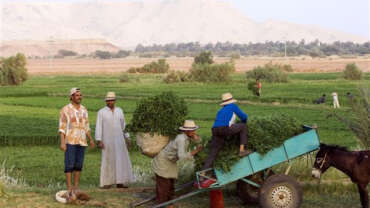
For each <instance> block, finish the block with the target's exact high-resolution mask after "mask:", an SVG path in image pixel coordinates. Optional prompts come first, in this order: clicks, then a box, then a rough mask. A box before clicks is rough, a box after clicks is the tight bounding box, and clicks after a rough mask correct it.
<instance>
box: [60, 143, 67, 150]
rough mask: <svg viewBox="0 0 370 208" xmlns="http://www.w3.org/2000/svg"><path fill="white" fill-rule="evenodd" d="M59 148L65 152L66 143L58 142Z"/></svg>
mask: <svg viewBox="0 0 370 208" xmlns="http://www.w3.org/2000/svg"><path fill="white" fill-rule="evenodd" d="M60 149H61V150H62V151H63V152H66V151H67V145H66V143H61V144H60Z"/></svg>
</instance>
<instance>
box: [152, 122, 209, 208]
mask: <svg viewBox="0 0 370 208" xmlns="http://www.w3.org/2000/svg"><path fill="white" fill-rule="evenodd" d="M198 128H199V127H198V126H197V125H195V122H194V121H193V120H186V121H185V122H184V125H183V126H181V127H179V130H180V131H182V133H181V134H178V135H177V136H176V138H175V139H174V140H171V141H170V142H169V143H168V144H167V146H166V147H165V148H164V149H162V150H161V151H160V152H159V153H158V155H157V156H155V157H154V159H153V161H152V168H153V172H154V173H155V176H156V201H157V203H158V204H160V203H163V202H166V201H170V200H172V199H174V196H175V180H176V179H177V177H178V175H179V170H178V167H177V161H178V160H184V159H185V160H190V159H192V158H193V156H194V155H196V154H197V153H198V152H200V151H201V150H202V149H203V147H202V145H201V138H200V137H199V136H198V134H197V133H196V130H197V129H198ZM190 143H196V144H198V145H197V148H196V149H195V150H193V151H190V150H189V145H190ZM168 207H171V208H173V205H171V206H168Z"/></svg>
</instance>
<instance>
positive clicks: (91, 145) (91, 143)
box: [89, 140, 95, 149]
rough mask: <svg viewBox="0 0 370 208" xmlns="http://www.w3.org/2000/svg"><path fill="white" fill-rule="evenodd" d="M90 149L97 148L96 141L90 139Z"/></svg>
mask: <svg viewBox="0 0 370 208" xmlns="http://www.w3.org/2000/svg"><path fill="white" fill-rule="evenodd" d="M89 147H90V149H94V148H95V143H94V141H92V140H90V146H89Z"/></svg>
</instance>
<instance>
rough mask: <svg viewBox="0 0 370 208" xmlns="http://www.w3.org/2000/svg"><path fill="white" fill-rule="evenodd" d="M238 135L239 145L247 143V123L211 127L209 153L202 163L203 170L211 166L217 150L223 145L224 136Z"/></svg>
mask: <svg viewBox="0 0 370 208" xmlns="http://www.w3.org/2000/svg"><path fill="white" fill-rule="evenodd" d="M236 134H238V135H239V138H240V145H242V144H244V145H245V144H247V125H246V124H245V123H238V124H233V125H231V126H230V127H229V126H222V127H217V128H212V140H211V153H210V154H209V155H208V157H207V159H206V162H205V163H204V166H203V170H205V169H208V168H211V167H212V165H213V161H214V160H215V159H216V157H217V154H218V152H220V150H221V149H222V147H223V146H224V142H225V138H226V137H228V136H232V135H236Z"/></svg>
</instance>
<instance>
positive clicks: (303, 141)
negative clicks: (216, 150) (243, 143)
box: [213, 126, 320, 186]
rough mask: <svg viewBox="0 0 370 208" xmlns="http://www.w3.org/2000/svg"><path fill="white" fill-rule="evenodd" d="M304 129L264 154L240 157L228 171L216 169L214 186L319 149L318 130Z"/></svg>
mask: <svg viewBox="0 0 370 208" xmlns="http://www.w3.org/2000/svg"><path fill="white" fill-rule="evenodd" d="M304 130H305V131H304V132H303V133H301V134H299V135H297V136H294V137H292V138H289V139H287V140H286V141H285V142H284V144H282V145H281V146H280V147H277V148H274V149H273V150H271V151H269V152H268V153H266V154H265V155H264V156H262V155H260V154H258V153H257V152H254V153H252V154H250V155H248V156H247V157H244V158H242V159H240V160H239V161H238V162H237V163H236V164H235V165H233V166H232V168H231V170H230V171H229V172H227V173H225V172H223V171H222V170H218V169H216V170H215V173H216V177H217V183H215V184H213V186H223V185H226V184H228V183H231V182H234V181H237V180H239V179H242V178H245V177H247V176H250V175H253V174H255V173H257V172H259V171H261V170H265V169H268V168H271V167H272V166H274V165H277V164H279V163H282V162H286V161H290V160H292V159H294V158H296V157H299V156H301V155H304V154H307V153H310V152H312V151H315V150H317V149H318V148H319V147H320V140H319V137H318V135H317V132H316V130H315V129H313V128H311V127H308V126H304Z"/></svg>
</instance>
